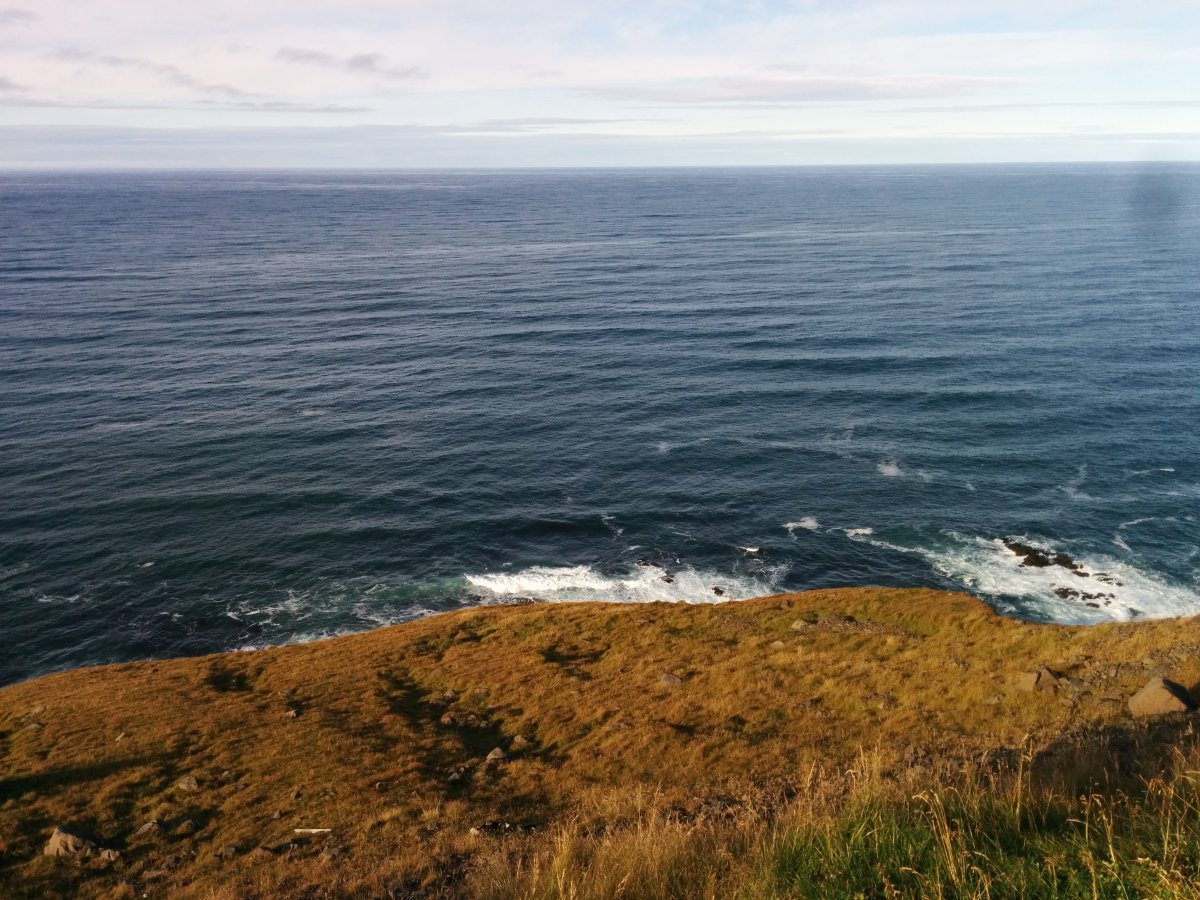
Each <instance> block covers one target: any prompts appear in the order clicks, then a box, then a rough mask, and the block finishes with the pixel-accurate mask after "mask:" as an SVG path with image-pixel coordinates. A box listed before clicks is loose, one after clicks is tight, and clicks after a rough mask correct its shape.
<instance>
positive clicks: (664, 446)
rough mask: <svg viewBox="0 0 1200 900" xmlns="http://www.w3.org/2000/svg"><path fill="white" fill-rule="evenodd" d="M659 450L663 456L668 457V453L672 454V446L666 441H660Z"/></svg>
mask: <svg viewBox="0 0 1200 900" xmlns="http://www.w3.org/2000/svg"><path fill="white" fill-rule="evenodd" d="M657 449H658V452H659V453H660V454H662V455H663V456H666V455H667V454H668V453H670V452H671V445H670V444H668V443H667V442H666V441H659V442H658V447H657Z"/></svg>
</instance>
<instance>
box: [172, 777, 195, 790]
mask: <svg viewBox="0 0 1200 900" xmlns="http://www.w3.org/2000/svg"><path fill="white" fill-rule="evenodd" d="M175 787H177V788H179V789H180V790H181V791H187V793H189V794H194V793H196V791H198V790H200V780H199V779H198V778H196V776H195V775H184V776H183V777H182V778H180V779H179V780H178V781H177V782H175Z"/></svg>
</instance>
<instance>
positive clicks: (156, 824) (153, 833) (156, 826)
mask: <svg viewBox="0 0 1200 900" xmlns="http://www.w3.org/2000/svg"><path fill="white" fill-rule="evenodd" d="M162 833H163V827H162V822H160V821H158V819H151V820H150V821H149V822H147V823H146V824H145V825H143V826H142V827H141V828H139V829H138V830H137V831H135V832H134V833H133V836H134V837H158V836H159V835H160V834H162Z"/></svg>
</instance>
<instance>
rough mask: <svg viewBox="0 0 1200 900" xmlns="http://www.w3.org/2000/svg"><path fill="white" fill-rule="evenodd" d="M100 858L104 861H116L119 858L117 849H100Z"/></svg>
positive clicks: (119, 854)
mask: <svg viewBox="0 0 1200 900" xmlns="http://www.w3.org/2000/svg"><path fill="white" fill-rule="evenodd" d="M100 858H101V859H102V860H104V861H105V862H116V861H117V860H119V859H120V858H121V853H120V851H119V850H101V851H100Z"/></svg>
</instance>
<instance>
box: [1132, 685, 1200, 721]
mask: <svg viewBox="0 0 1200 900" xmlns="http://www.w3.org/2000/svg"><path fill="white" fill-rule="evenodd" d="M1191 709H1195V704H1193V703H1192V698H1191V696H1190V695H1189V694H1188V691H1187V688H1185V687H1184V686H1183V685H1181V684H1176V683H1175V682H1173V681H1168V680H1167V679H1165V678H1151V679H1150V681H1149V682H1148V683H1147V684H1146V686H1145V687H1144V688H1142V689H1141V690H1140V691H1138V692H1137V693H1136V694H1134V695H1133V696H1132V697H1130V698H1129V711H1130V713H1132V714H1133V715H1135V716H1139V717H1141V716H1161V715H1164V714H1166V713H1173V712H1187V711H1188V710H1191Z"/></svg>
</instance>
